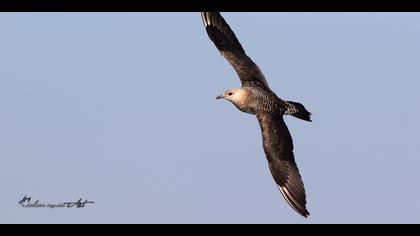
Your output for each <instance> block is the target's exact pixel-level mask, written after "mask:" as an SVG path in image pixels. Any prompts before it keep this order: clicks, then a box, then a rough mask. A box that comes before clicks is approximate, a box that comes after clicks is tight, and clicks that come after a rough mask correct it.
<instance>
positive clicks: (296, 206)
mask: <svg viewBox="0 0 420 236" xmlns="http://www.w3.org/2000/svg"><path fill="white" fill-rule="evenodd" d="M278 188H279V189H280V192H281V193H282V195H283V197H284V199H286V201H287V203H288V204H289V205H290V206H291V207H292V208H293V210H295V211H296V212H297V213H299V215H301V216H303V217H305V218H308V216H310V213H309V211H308V210H307V209H306V207H305V206H304V205H302V204H301V203H299V202H298V201H297V200H296V199H295V197H293V195H292V194H290V192H289V190H287V188H286V187H281V186H278Z"/></svg>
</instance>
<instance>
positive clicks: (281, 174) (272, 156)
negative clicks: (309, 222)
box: [256, 113, 309, 217]
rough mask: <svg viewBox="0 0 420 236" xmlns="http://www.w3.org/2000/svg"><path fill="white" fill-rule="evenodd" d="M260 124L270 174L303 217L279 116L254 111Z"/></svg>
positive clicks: (302, 198)
mask: <svg viewBox="0 0 420 236" xmlns="http://www.w3.org/2000/svg"><path fill="white" fill-rule="evenodd" d="M256 115H257V118H258V121H259V123H260V127H261V132H262V137H263V146H264V152H265V154H266V157H267V160H268V163H269V167H270V171H271V174H272V175H273V178H274V180H275V182H276V183H277V185H278V187H279V189H280V192H281V193H282V195H283V197H284V198H285V199H286V201H287V202H288V203H289V205H290V206H291V207H292V208H293V209H294V210H295V211H296V212H298V213H299V214H301V215H302V216H304V217H307V216H309V212H308V210H307V209H306V194H305V188H304V185H303V182H302V177H301V176H300V174H299V169H298V167H297V165H296V162H295V157H294V154H293V140H292V136H291V135H290V132H289V129H288V128H287V126H286V124H285V123H284V120H283V117H282V116H281V115H272V114H266V113H257V114H256Z"/></svg>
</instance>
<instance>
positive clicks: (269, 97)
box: [224, 87, 287, 115]
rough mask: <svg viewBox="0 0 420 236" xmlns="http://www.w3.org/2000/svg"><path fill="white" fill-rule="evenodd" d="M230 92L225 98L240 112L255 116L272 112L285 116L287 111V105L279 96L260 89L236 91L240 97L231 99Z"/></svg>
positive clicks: (248, 88)
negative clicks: (259, 113)
mask: <svg viewBox="0 0 420 236" xmlns="http://www.w3.org/2000/svg"><path fill="white" fill-rule="evenodd" d="M230 91H232V90H229V91H228V92H227V94H226V93H225V95H224V96H225V97H224V98H227V99H228V100H229V101H231V102H232V103H233V104H234V105H235V106H236V107H237V108H238V109H239V110H240V111H243V112H246V113H249V114H252V115H255V114H256V113H258V112H270V113H277V114H279V115H283V114H284V113H285V111H286V109H287V108H286V105H285V103H284V101H283V100H281V99H280V98H279V97H277V95H276V94H275V93H273V92H271V91H267V90H265V89H262V88H260V87H242V88H240V89H234V90H233V91H235V93H234V94H233V95H232V97H233V96H235V95H236V94H240V96H237V97H233V98H229V95H228V94H229V92H230Z"/></svg>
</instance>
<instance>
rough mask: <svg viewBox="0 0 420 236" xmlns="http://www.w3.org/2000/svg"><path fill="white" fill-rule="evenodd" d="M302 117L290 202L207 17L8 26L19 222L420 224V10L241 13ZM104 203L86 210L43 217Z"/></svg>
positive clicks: (53, 20)
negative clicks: (299, 203)
mask: <svg viewBox="0 0 420 236" xmlns="http://www.w3.org/2000/svg"><path fill="white" fill-rule="evenodd" d="M223 15H224V16H225V18H226V20H227V22H228V23H229V24H230V25H231V27H232V29H233V30H234V31H235V33H236V35H237V36H238V38H239V39H240V41H241V43H242V45H243V46H244V48H245V50H246V51H247V53H248V55H250V56H251V57H252V58H253V59H254V61H255V62H257V63H258V65H259V66H260V68H261V69H262V70H263V72H264V74H265V76H266V77H267V80H268V82H269V84H270V86H271V88H272V89H273V90H274V91H275V92H276V93H277V95H278V96H279V97H281V98H283V99H286V100H292V101H298V102H301V103H303V104H304V105H305V106H306V107H307V108H308V109H309V110H310V111H312V112H313V113H314V116H313V123H307V122H304V121H300V120H297V119H294V118H292V117H287V118H285V120H286V123H287V124H288V126H289V129H290V131H291V133H292V136H293V138H294V143H295V155H296V161H297V164H298V166H299V168H300V172H301V174H302V176H303V179H304V183H305V187H306V192H307V196H308V197H307V200H308V209H309V211H310V212H311V216H310V217H309V218H308V219H304V218H302V217H301V216H299V215H298V214H296V213H295V212H294V211H293V210H291V208H290V207H289V206H288V205H287V203H286V202H285V201H284V199H283V198H282V196H281V194H280V192H279V191H278V189H277V187H276V185H275V183H274V181H273V179H272V177H271V175H270V172H269V170H268V166H267V162H266V160H265V156H264V153H263V149H262V141H261V134H260V128H259V126H258V123H257V120H256V118H255V117H253V116H251V115H248V114H245V113H241V112H239V111H238V110H237V109H236V108H235V107H234V106H233V105H231V104H230V103H228V102H226V101H220V100H216V99H215V97H216V96H217V95H219V94H220V93H222V92H223V91H225V90H227V89H229V88H235V87H238V86H240V82H239V79H238V78H237V75H236V74H235V72H234V70H233V69H232V68H231V67H230V65H229V64H228V63H227V62H226V61H225V60H224V59H223V58H222V56H221V55H220V54H219V52H218V51H217V50H216V48H215V47H214V45H213V44H212V43H211V42H210V40H209V39H208V37H207V34H206V32H205V30H204V28H203V25H202V21H201V19H200V14H199V13H2V14H0V35H1V37H0V145H1V147H0V161H1V162H0V186H1V187H2V191H1V195H0V222H1V223H420V218H419V215H418V213H419V212H420V184H419V182H418V181H419V180H420V171H419V167H420V155H419V151H418V148H419V146H420V138H419V133H420V126H419V119H420V110H419V107H420V106H419V102H420V92H419V89H420V24H419V22H420V14H418V13H225V14H223ZM25 195H27V196H31V197H32V198H33V200H39V201H40V202H43V203H50V202H51V203H59V202H65V201H75V200H78V199H79V198H83V199H88V200H93V201H95V204H92V205H88V206H87V207H85V208H81V209H73V208H72V209H26V208H22V207H21V206H19V205H18V204H17V203H18V201H19V200H21V199H22V198H23V197H24V196H25Z"/></svg>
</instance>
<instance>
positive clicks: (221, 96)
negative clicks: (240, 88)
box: [216, 95, 225, 99]
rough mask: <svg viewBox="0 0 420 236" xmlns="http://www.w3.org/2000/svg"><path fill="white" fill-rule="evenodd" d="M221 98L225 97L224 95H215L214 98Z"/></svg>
mask: <svg viewBox="0 0 420 236" xmlns="http://www.w3.org/2000/svg"><path fill="white" fill-rule="evenodd" d="M222 98H225V96H223V95H219V96H217V97H216V99H222Z"/></svg>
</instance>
